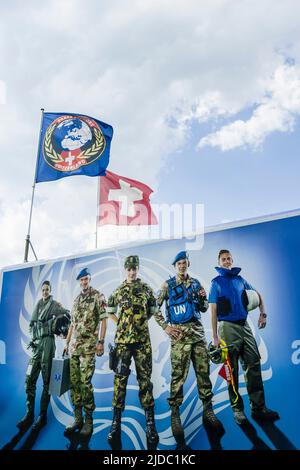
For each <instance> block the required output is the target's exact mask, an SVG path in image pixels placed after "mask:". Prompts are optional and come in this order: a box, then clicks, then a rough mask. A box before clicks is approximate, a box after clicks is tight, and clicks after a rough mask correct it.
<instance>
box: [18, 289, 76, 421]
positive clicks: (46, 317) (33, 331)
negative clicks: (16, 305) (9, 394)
mask: <svg viewBox="0 0 300 470" xmlns="http://www.w3.org/2000/svg"><path fill="white" fill-rule="evenodd" d="M67 313H69V311H68V310H66V309H64V308H63V307H62V306H61V305H60V304H59V303H58V302H56V301H55V300H53V297H52V295H50V296H49V297H48V299H46V301H44V300H43V299H40V300H39V301H38V303H37V305H36V307H35V309H34V311H33V314H32V317H31V321H30V323H29V332H30V336H31V338H32V342H31V344H32V345H33V347H32V349H33V355H32V357H31V359H30V361H29V364H28V368H27V373H26V385H25V389H26V394H27V402H26V405H27V411H28V412H29V413H34V403H35V394H36V383H37V380H38V377H39V374H40V372H42V378H43V391H42V396H41V403H40V414H41V415H42V414H46V412H47V408H48V404H49V401H50V395H49V382H50V374H51V366H52V359H53V357H54V355H55V338H54V330H55V320H56V319H57V318H59V317H61V316H63V315H65V314H67Z"/></svg>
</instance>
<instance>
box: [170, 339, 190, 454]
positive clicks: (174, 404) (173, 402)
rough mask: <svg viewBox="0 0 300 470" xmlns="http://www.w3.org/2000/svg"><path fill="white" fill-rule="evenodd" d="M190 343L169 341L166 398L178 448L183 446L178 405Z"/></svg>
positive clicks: (180, 399)
mask: <svg viewBox="0 0 300 470" xmlns="http://www.w3.org/2000/svg"><path fill="white" fill-rule="evenodd" d="M191 350H192V345H191V344H185V342H184V339H183V340H179V341H176V342H171V365H172V371H171V390H170V398H169V399H168V402H169V405H170V408H171V428H172V433H173V436H174V438H175V440H176V442H177V448H178V449H184V448H185V439H184V430H183V427H182V423H181V419H180V411H179V407H180V405H181V404H182V402H183V384H184V383H185V381H186V378H187V375H188V372H189V368H190V361H191Z"/></svg>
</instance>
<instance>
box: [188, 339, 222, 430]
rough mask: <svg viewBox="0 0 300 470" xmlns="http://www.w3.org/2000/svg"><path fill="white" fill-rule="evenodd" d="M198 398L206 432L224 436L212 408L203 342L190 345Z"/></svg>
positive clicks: (207, 357)
mask: <svg viewBox="0 0 300 470" xmlns="http://www.w3.org/2000/svg"><path fill="white" fill-rule="evenodd" d="M191 358H192V362H193V366H194V370H195V375H196V379H197V387H198V393H199V397H200V399H201V400H202V403H203V424H204V427H205V428H206V429H207V430H209V429H210V430H213V431H214V432H217V433H218V434H219V435H222V434H224V432H225V431H224V428H223V425H222V423H221V421H219V420H218V418H217V417H216V415H215V413H214V411H213V407H212V397H213V393H212V384H211V381H210V377H209V371H210V367H209V356H208V352H207V347H206V343H205V342H198V343H194V344H193V345H192V354H191Z"/></svg>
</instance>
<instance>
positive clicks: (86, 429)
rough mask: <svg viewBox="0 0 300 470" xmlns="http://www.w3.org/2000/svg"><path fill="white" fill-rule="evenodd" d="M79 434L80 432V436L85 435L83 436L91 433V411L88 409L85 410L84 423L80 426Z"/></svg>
mask: <svg viewBox="0 0 300 470" xmlns="http://www.w3.org/2000/svg"><path fill="white" fill-rule="evenodd" d="M79 434H80V437H85V438H87V437H89V436H90V435H91V434H93V413H91V412H90V411H86V413H85V421H84V425H83V426H82V428H81V431H80V432H79Z"/></svg>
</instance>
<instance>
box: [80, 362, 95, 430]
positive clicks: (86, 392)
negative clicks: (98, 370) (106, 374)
mask: <svg viewBox="0 0 300 470" xmlns="http://www.w3.org/2000/svg"><path fill="white" fill-rule="evenodd" d="M95 364H96V358H95V354H86V355H81V356H80V377H81V384H82V403H83V408H84V411H85V422H84V425H83V427H82V429H81V431H80V435H81V436H82V437H88V436H90V435H91V434H92V433H93V411H94V409H95V399H94V388H93V385H92V378H93V375H94V371H95Z"/></svg>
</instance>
